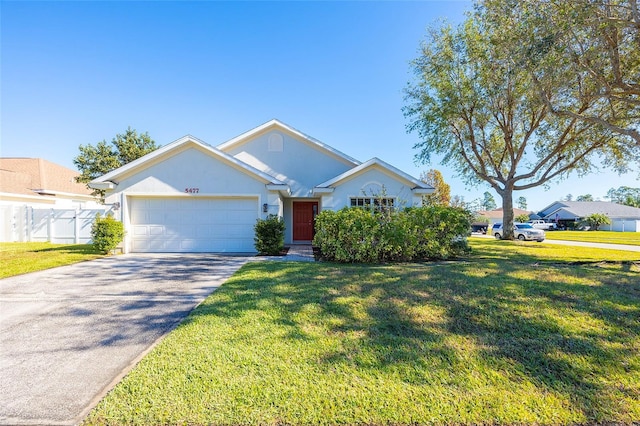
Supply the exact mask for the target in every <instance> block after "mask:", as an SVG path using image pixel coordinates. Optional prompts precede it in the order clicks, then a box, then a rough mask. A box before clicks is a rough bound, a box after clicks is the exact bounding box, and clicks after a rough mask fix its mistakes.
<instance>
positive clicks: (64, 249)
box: [32, 244, 102, 254]
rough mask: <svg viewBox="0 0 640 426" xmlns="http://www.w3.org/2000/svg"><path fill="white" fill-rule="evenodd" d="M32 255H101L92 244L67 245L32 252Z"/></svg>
mask: <svg viewBox="0 0 640 426" xmlns="http://www.w3.org/2000/svg"><path fill="white" fill-rule="evenodd" d="M32 251H33V252H34V253H47V252H58V253H68V254H102V253H101V252H100V251H98V250H96V249H95V248H94V247H93V245H92V244H69V245H64V246H55V247H47V248H41V249H35V250H32Z"/></svg>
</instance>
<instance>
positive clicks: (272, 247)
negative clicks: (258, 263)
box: [254, 214, 285, 256]
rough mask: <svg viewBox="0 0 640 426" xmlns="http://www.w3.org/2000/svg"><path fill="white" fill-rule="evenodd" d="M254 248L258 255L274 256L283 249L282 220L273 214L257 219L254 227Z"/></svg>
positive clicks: (283, 227) (283, 228)
mask: <svg viewBox="0 0 640 426" xmlns="http://www.w3.org/2000/svg"><path fill="white" fill-rule="evenodd" d="M254 230H255V233H256V235H255V237H254V241H255V248H256V250H257V251H258V253H260V254H266V255H269V256H274V255H278V254H280V252H281V251H282V250H283V249H284V230H285V226H284V220H283V219H282V218H281V217H279V216H276V215H274V214H270V215H269V216H267V218H266V219H258V221H257V222H256V225H255V227H254Z"/></svg>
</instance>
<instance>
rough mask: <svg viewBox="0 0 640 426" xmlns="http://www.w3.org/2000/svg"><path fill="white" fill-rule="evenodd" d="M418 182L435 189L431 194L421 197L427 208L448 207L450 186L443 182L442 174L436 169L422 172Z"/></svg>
mask: <svg viewBox="0 0 640 426" xmlns="http://www.w3.org/2000/svg"><path fill="white" fill-rule="evenodd" d="M420 180H421V181H423V182H425V183H428V184H429V185H431V186H433V187H434V188H435V191H434V192H433V193H431V194H427V195H424V196H423V197H422V199H423V202H424V204H425V205H427V206H445V207H446V206H449V205H450V204H451V186H449V184H447V183H446V182H445V181H444V178H443V177H442V173H440V171H439V170H436V169H430V170H428V171H426V172H422V174H421V175H420Z"/></svg>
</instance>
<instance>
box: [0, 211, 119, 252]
mask: <svg viewBox="0 0 640 426" xmlns="http://www.w3.org/2000/svg"><path fill="white" fill-rule="evenodd" d="M108 212H109V209H108V208H107V207H105V208H104V209H91V210H82V209H46V208H42V209H41V208H33V207H29V206H15V205H0V220H1V223H2V228H0V241H3V242H30V241H33V242H38V241H49V242H51V243H54V244H87V243H90V242H91V225H92V224H93V221H94V219H95V217H96V214H98V213H100V214H101V215H102V216H104V215H105V214H106V213H108Z"/></svg>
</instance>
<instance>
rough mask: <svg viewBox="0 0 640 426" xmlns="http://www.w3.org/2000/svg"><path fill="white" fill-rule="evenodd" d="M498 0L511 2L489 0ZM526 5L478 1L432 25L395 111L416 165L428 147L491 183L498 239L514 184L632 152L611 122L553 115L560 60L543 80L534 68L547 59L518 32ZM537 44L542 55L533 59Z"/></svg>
mask: <svg viewBox="0 0 640 426" xmlns="http://www.w3.org/2000/svg"><path fill="white" fill-rule="evenodd" d="M489 3H491V2H488V3H487V4H489ZM508 3H513V2H512V1H510V0H495V4H497V5H499V6H504V5H505V4H508ZM489 6H491V5H490V4H489ZM529 9H533V4H530V3H526V2H525V3H522V7H514V8H513V9H509V8H504V10H502V12H503V13H501V14H498V13H493V10H488V9H486V8H484V7H481V6H478V7H477V8H476V11H475V13H474V14H473V15H471V16H470V17H469V19H467V21H465V22H464V23H463V24H461V25H460V26H458V27H452V26H449V25H442V26H440V27H437V28H432V29H431V30H430V31H429V34H428V37H427V39H426V40H425V41H424V42H423V44H422V49H421V51H422V55H421V56H420V57H419V58H418V59H416V60H415V61H414V62H413V69H414V71H415V79H414V81H412V82H411V83H410V84H409V86H408V88H407V90H406V100H407V105H406V106H405V109H404V111H405V115H406V116H407V117H408V118H409V119H410V122H409V124H408V126H407V127H408V130H409V131H415V132H417V133H418V135H419V136H420V138H421V142H419V143H417V144H416V146H415V147H416V148H417V149H418V150H419V151H418V154H417V158H418V159H419V160H421V161H423V162H425V163H426V162H429V161H430V158H431V155H432V154H438V155H442V156H443V162H444V163H445V164H450V165H452V166H453V167H455V168H456V169H457V171H458V172H459V173H460V175H461V176H463V177H464V178H465V179H466V181H467V183H471V184H476V183H479V182H486V183H488V184H489V185H490V186H491V187H493V188H494V190H495V191H496V192H497V193H498V194H499V195H500V197H501V198H502V208H503V211H504V213H503V214H504V217H503V222H504V229H505V232H504V237H505V238H510V239H511V238H513V229H512V228H513V226H512V224H513V222H514V218H513V193H514V191H521V190H526V189H529V188H533V187H537V186H540V185H547V184H549V183H550V182H552V181H553V180H558V179H562V178H564V177H566V176H567V175H568V174H570V173H572V172H575V173H577V174H578V175H580V174H582V175H584V174H587V173H590V172H592V171H593V170H594V168H595V164H597V163H598V162H601V161H603V162H604V163H605V164H607V165H609V166H612V167H615V168H616V169H617V170H618V171H625V170H626V167H627V165H628V162H629V161H630V160H631V159H633V158H634V156H637V151H636V152H634V151H633V144H629V143H628V141H627V140H625V139H623V137H621V136H620V132H619V131H618V130H617V129H613V128H611V126H608V125H606V124H604V123H602V122H600V121H598V120H585V119H581V117H577V116H575V115H572V114H561V113H558V108H557V107H554V104H556V103H559V104H562V102H563V98H562V97H563V96H565V92H566V91H567V88H566V87H565V86H564V85H565V84H566V83H567V79H568V78H569V75H570V74H571V71H570V70H569V67H568V66H565V67H564V68H562V69H560V70H559V71H557V72H556V74H555V76H556V77H553V78H552V77H551V75H550V74H547V76H546V77H544V78H541V75H539V74H537V72H538V71H539V70H538V69H536V66H537V64H542V65H540V69H543V68H544V69H545V70H546V68H547V67H548V66H549V64H548V61H551V60H552V59H553V58H552V56H551V55H547V53H545V50H544V48H541V47H539V46H538V43H539V39H538V38H537V37H536V36H535V34H528V35H529V36H530V37H529V38H528V39H527V38H526V37H525V34H527V33H526V32H525V28H524V27H522V28H521V27H519V24H520V22H521V21H522V19H523V18H522V17H523V15H526V14H527V13H529V12H530V10H529ZM531 13H533V12H531ZM514 28H515V30H514ZM518 34H519V37H520V39H514V35H518ZM524 40H527V41H528V43H525V42H524ZM540 51H542V52H543V53H542V54H541V55H547V56H544V60H542V59H540V58H539V57H536V55H538V52H540ZM563 64H564V63H563ZM565 74H566V75H565ZM563 77H564V78H563ZM541 93H545V94H546V95H545V96H541ZM580 101H581V102H582V104H581V105H580V109H579V110H578V111H582V112H584V111H595V110H597V108H598V106H597V104H598V103H599V102H601V101H602V100H601V99H600V98H593V97H584V98H581V99H580ZM636 158H637V157H636Z"/></svg>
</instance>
